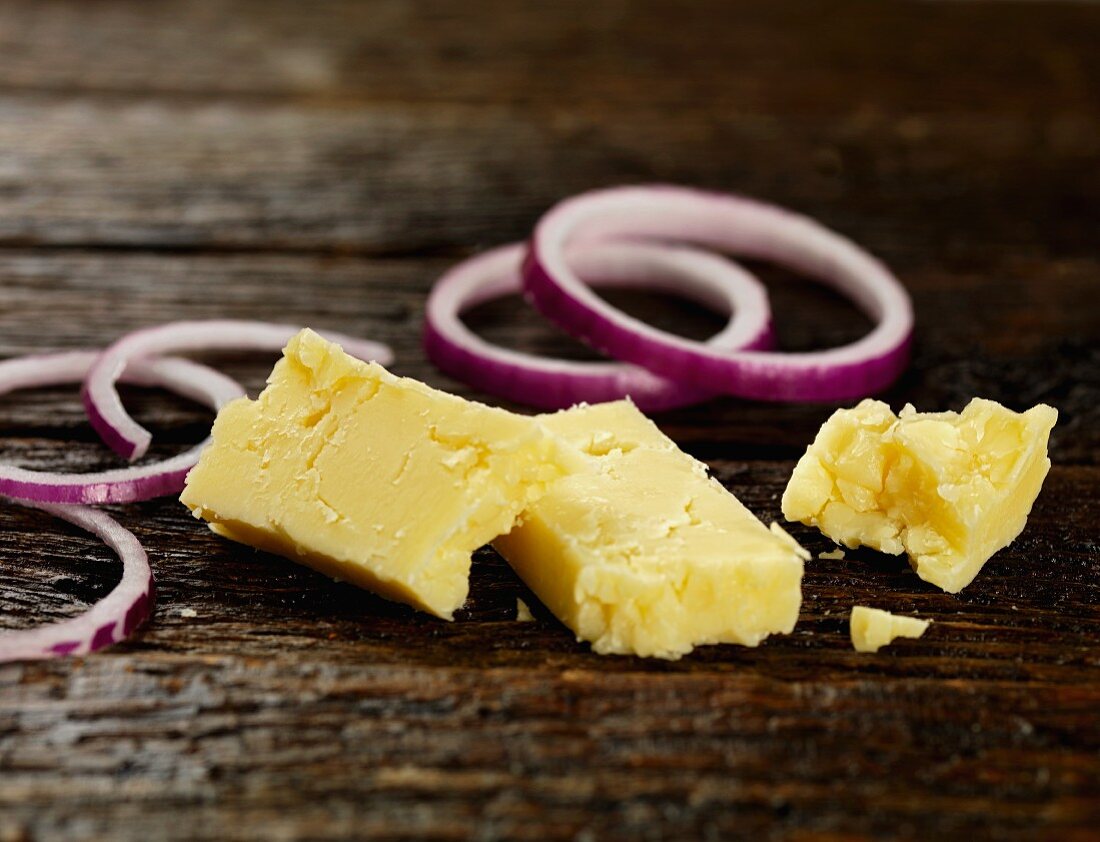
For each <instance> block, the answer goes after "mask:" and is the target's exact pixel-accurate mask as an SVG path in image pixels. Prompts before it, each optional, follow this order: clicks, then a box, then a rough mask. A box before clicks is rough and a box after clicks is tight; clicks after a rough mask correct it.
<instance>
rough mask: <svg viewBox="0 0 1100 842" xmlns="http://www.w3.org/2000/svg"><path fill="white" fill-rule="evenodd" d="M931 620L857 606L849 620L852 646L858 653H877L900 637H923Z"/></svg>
mask: <svg viewBox="0 0 1100 842" xmlns="http://www.w3.org/2000/svg"><path fill="white" fill-rule="evenodd" d="M931 622H932V621H931V620H918V619H917V618H916V617H899V616H897V615H896V614H891V613H890V612H889V611H883V610H881V609H879V608H867V607H865V606H863V605H857V606H855V607H854V608H853V609H852V615H851V617H850V619H849V620H848V630H849V634H851V637H852V646H854V647H855V650H856V651H857V652H877V651H878V650H879V649H881V648H882V647H883V646H886V645H888V644H890V643H892V642H893V641H894V639H895V638H898V637H912V638H917V637H920V636H921V635H923V634H924V633H925V632H926V631H927V630H928V626H929V625H930V624H931Z"/></svg>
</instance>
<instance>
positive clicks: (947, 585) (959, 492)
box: [782, 398, 1058, 593]
mask: <svg viewBox="0 0 1100 842" xmlns="http://www.w3.org/2000/svg"><path fill="white" fill-rule="evenodd" d="M1057 418H1058V413H1057V412H1056V411H1055V410H1054V409H1053V408H1051V407H1049V406H1046V405H1045V404H1040V405H1038V406H1035V407H1033V408H1031V409H1029V410H1028V411H1027V412H1024V413H1016V412H1012V411H1011V410H1008V409H1006V408H1005V407H1003V406H1001V405H1000V404H998V403H994V402H993V401H988V400H982V399H979V398H975V399H974V400H972V401H971V402H970V403H969V404H968V405H967V407H966V408H965V409H964V410H963V411H962V412H961V413H955V412H941V413H918V412H916V410H914V409H913V407H912V406H907V407H906V408H905V409H903V410H902V411H901V414H900V416H895V415H894V413H893V412H891V411H890V408H889V407H888V406H887V405H886V404H884V403H882V402H880V401H874V400H865V401H863V402H862V403H860V404H859V405H858V406H856V407H855V408H854V409H842V410H838V411H837V412H835V413H834V414H833V415H832V417H831V418H829V420H828V421H826V422H825V424H824V426H823V427H822V428H821V430H820V431H819V432H818V434H817V437H816V438H815V439H814V442H813V444H811V445H810V447H809V448H808V449H807V451H806V453H805V455H804V456H803V457H802V459H801V460H799V462H798V465H797V466H796V467H795V469H794V473H793V474H792V476H791V480H790V483H789V484H788V486H787V489H786V491H785V493H784V494H783V502H782V506H783V515H784V516H785V517H786V518H787V519H788V520H797V521H801V522H802V523H805V524H809V525H813V526H817V527H818V528H819V529H820V530H821V531H822V532H823V533H824V534H825V535H827V536H828V537H830V538H832V539H833V540H834V541H836V542H837V543H840V544H844V545H845V546H846V547H849V548H854V547H858V546H868V547H873V548H875V549H877V550H881V551H882V552H886V553H892V554H895V555H897V554H900V553H903V552H905V553H907V554H908V556H909V560H910V563H911V564H912V565H913V567H914V568H915V569H916V571H917V575H919V576H920V577H921V578H922V579H925V580H926V581H929V582H932V583H933V584H935V585H937V586H939V587H940V588H943V589H944V590H945V591H949V592H951V593H957V592H958V591H960V590H961V589H962V588H964V587H966V585H968V584H970V582H971V581H973V579H974V577H975V576H976V575H977V574H978V571H979V570H981V568H982V565H984V564H985V562H986V561H987V560H988V559H989V558H990V556H992V555H993V554H994V553H995V552H997V551H998V550H1000V549H1002V548H1004V547H1006V546H1008V544H1010V543H1011V542H1012V541H1013V540H1015V538H1016V537H1017V536H1018V535H1019V534H1020V532H1021V531H1022V530H1023V528H1024V524H1025V522H1026V521H1027V516H1028V514H1029V513H1030V511H1031V506H1032V504H1033V503H1034V502H1035V498H1036V497H1037V496H1038V494H1039V489H1040V488H1041V486H1042V483H1043V479H1044V478H1045V477H1046V475H1047V471H1048V470H1049V469H1050V460H1049V459H1048V458H1047V440H1048V438H1049V436H1050V431H1051V428H1052V427H1053V426H1054V423H1055V421H1056V420H1057Z"/></svg>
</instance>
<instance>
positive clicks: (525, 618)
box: [516, 598, 535, 623]
mask: <svg viewBox="0 0 1100 842" xmlns="http://www.w3.org/2000/svg"><path fill="white" fill-rule="evenodd" d="M516 622H517V623H533V622H535V615H534V614H532V613H531V609H530V608H528V607H527V603H526V602H524V601H523V600H522V599H519V598H517V599H516Z"/></svg>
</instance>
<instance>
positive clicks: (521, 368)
mask: <svg viewBox="0 0 1100 842" xmlns="http://www.w3.org/2000/svg"><path fill="white" fill-rule="evenodd" d="M524 254H525V248H524V246H523V245H522V244H512V245H509V246H501V247H498V248H495V249H491V250H490V251H488V252H485V253H483V254H480V255H477V256H475V257H473V258H470V259H469V260H466V261H464V262H463V263H460V264H459V265H457V266H455V267H453V268H452V269H450V270H449V271H448V272H447V273H446V274H445V275H444V276H443V277H442V278H440V280H439V281H438V282H437V283H436V285H435V286H434V287H433V289H432V293H431V295H430V296H429V298H428V303H427V306H426V308H425V321H424V348H425V351H426V352H427V354H428V357H429V358H430V359H431V360H432V361H433V362H434V363H435V364H436V365H437V366H438V367H439V368H440V369H442V370H443V371H445V372H447V373H448V374H450V375H452V376H453V377H455V378H457V379H459V380H462V381H464V382H466V383H468V384H470V385H472V386H475V387H477V388H479V389H481V390H482V391H485V392H489V393H491V394H495V395H499V396H501V397H504V398H507V399H509V400H512V401H515V402H518V403H523V404H527V405H529V406H534V407H538V408H540V409H561V408H564V407H568V406H573V405H575V404H577V403H601V402H604V401H611V400H618V399H621V398H624V397H630V398H631V399H632V400H633V401H634V402H635V404H637V405H638V406H639V408H641V409H642V410H644V411H648V412H656V411H661V410H665V409H672V408H675V407H681V406H688V405H692V404H696V403H700V402H702V401H705V400H708V399H710V398H711V397H713V392H711V391H708V390H705V389H699V388H696V387H693V386H685V385H684V384H682V383H678V382H676V381H673V380H669V379H665V378H662V377H658V376H656V375H654V374H652V373H650V372H648V371H646V370H645V369H642V368H639V367H637V366H632V365H624V364H622V363H615V362H578V361H574V360H563V359H553V358H546V357H540V356H535V355H532V354H525V353H522V352H519V351H514V350H511V349H507V348H502V347H500V346H497V345H493V344H491V343H489V342H487V341H485V340H484V339H481V338H480V337H478V336H476V335H475V334H474V333H473V332H472V331H470V330H469V329H468V328H467V327H466V326H465V325H464V324H463V323H462V322H461V320H460V315H461V313H462V312H463V311H464V310H466V309H469V308H470V307H473V306H476V305H477V304H480V303H483V302H485V301H488V300H491V299H495V298H498V297H501V296H503V295H508V294H514V293H519V292H521V291H522V286H523V282H522V278H521V276H520V270H521V264H522V259H523V256H524ZM570 260H571V262H572V263H573V264H575V265H576V266H577V267H578V271H579V272H581V273H582V274H583V275H584V277H585V279H586V281H587V282H589V283H592V284H593V285H597V286H612V287H631V288H634V287H641V288H647V289H656V290H660V291H665V292H672V293H675V294H679V295H686V296H687V297H688V298H692V299H695V300H697V301H699V302H700V303H702V304H703V305H704V306H707V307H709V308H711V309H714V310H718V311H724V312H728V313H729V314H730V321H729V323H728V324H727V325H726V327H725V328H723V330H722V331H721V332H720V333H718V334H717V335H715V336H714V337H712V338H711V339H710V340H708V342H709V343H710V344H713V345H715V346H718V347H728V348H768V347H771V344H772V341H773V333H772V330H771V319H770V311H769V309H768V302H767V293H766V292H765V290H764V288H763V286H762V285H761V284H760V283H759V281H757V280H756V279H755V278H754V277H753V276H752V275H750V274H749V273H748V272H746V271H745V270H743V269H741V268H740V267H738V266H737V265H736V264H732V263H730V262H729V261H727V260H725V259H723V258H721V257H719V256H716V255H712V254H708V253H705V252H700V251H698V250H696V249H690V248H685V247H682V246H681V247H674V246H669V245H665V244H657V243H652V244H649V243H640V242H629V241H623V242H600V243H587V244H585V245H584V246H583V247H580V248H578V249H575V250H574V251H573V252H571V254H570Z"/></svg>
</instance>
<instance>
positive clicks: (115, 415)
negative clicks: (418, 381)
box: [82, 319, 393, 461]
mask: <svg viewBox="0 0 1100 842" xmlns="http://www.w3.org/2000/svg"><path fill="white" fill-rule="evenodd" d="M299 330H301V328H299V327H295V326H294V325H280V324H271V323H268V322H253V321H240V320H233V319H216V320H211V321H199V322H169V323H167V324H163V325H158V326H156V327H150V328H145V329H143V330H136V331H134V332H133V333H129V334H127V335H126V336H124V337H122V338H121V339H119V340H118V341H116V342H114V343H113V344H112V345H110V346H109V347H108V348H107V349H106V350H105V351H104V352H103V354H102V355H101V356H100V358H99V359H98V360H97V361H96V363H95V364H94V365H93V366H92V368H91V370H90V371H89V372H88V375H87V377H86V378H85V380H84V389H83V392H82V396H83V399H84V408H85V410H87V413H88V420H89V421H91V423H92V426H93V427H95V430H96V432H97V433H99V435H100V438H102V439H103V441H104V442H106V444H107V445H108V446H109V447H110V448H111V449H112V450H114V451H115V452H116V453H118V454H119V455H120V456H122V457H123V458H125V459H129V460H131V461H132V460H134V459H137V458H139V457H141V456H142V455H144V453H145V451H146V450H148V448H149V441H150V440H151V438H152V436H151V435H150V433H149V431H148V430H146V429H145V428H144V427H142V426H141V425H140V424H138V423H137V422H136V421H134V419H133V418H131V417H130V414H129V413H128V412H127V411H126V408H125V407H124V406H123V405H122V399H121V398H120V397H119V395H118V390H117V389H116V388H115V383H116V382H117V381H118V378H119V377H120V376H121V375H122V372H123V371H124V370H125V368H126V366H127V364H128V363H129V362H130V361H131V360H134V359H137V358H139V357H154V356H161V355H164V354H178V353H187V352H189V351H214V350H246V351H278V350H281V349H282V347H283V346H284V345H286V343H287V341H288V340H289V339H290V338H291V337H292V336H294V334H296V333H297V332H298V331H299ZM322 335H323V336H325V337H326V338H327V339H330V340H332V341H333V342H337V343H339V344H340V345H342V346H343V347H344V350H346V351H347V352H348V353H349V354H352V355H353V356H356V357H359V358H360V359H364V360H377V361H378V362H380V363H382V364H383V365H388V364H389V363H390V362H392V360H393V352H392V351H391V350H390V349H389V347H387V346H386V345H383V344H381V343H379V342H370V341H368V340H364V339H356V338H354V337H351V336H345V335H344V334H341V333H334V332H332V331H325V332H322Z"/></svg>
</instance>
